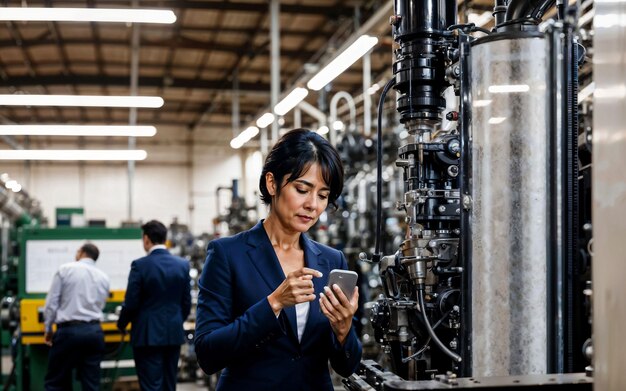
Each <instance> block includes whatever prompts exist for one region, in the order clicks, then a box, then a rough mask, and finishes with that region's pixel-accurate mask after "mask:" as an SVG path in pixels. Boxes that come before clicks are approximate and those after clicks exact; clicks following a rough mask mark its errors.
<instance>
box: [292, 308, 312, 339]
mask: <svg viewBox="0 0 626 391" xmlns="http://www.w3.org/2000/svg"><path fill="white" fill-rule="evenodd" d="M309 308H311V303H309V302H308V301H307V302H306V303H300V304H296V325H297V326H298V342H302V334H304V327H305V326H306V320H307V318H308V317H309Z"/></svg>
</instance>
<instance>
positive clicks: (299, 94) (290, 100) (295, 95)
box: [274, 87, 309, 115]
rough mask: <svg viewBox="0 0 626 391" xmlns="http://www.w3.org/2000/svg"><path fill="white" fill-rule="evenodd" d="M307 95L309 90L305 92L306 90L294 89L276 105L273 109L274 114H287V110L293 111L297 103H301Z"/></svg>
mask: <svg viewBox="0 0 626 391" xmlns="http://www.w3.org/2000/svg"><path fill="white" fill-rule="evenodd" d="M308 94H309V90H307V89H306V88H302V87H296V88H294V89H293V91H291V92H290V93H289V95H287V96H286V97H284V98H283V100H281V101H280V102H278V104H276V106H275V107H274V113H276V114H278V115H285V114H287V113H288V112H289V110H291V109H293V108H294V107H296V105H297V104H298V103H300V102H302V100H303V99H304V98H306V96H307V95H308Z"/></svg>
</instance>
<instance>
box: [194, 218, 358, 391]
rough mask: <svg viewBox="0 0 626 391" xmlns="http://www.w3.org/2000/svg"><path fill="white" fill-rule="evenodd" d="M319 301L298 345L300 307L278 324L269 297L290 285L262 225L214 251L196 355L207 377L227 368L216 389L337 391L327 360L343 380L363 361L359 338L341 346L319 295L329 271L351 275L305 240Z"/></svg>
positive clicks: (204, 285) (339, 260)
mask: <svg viewBox="0 0 626 391" xmlns="http://www.w3.org/2000/svg"><path fill="white" fill-rule="evenodd" d="M300 244H301V245H302V248H303V249H304V259H305V263H306V266H307V267H310V268H312V269H316V270H319V271H321V272H322V273H323V274H324V276H323V277H321V278H313V283H314V286H315V294H316V296H317V299H316V300H313V301H312V302H310V305H311V306H310V309H309V316H308V320H307V323H306V328H305V330H304V334H303V336H302V342H301V343H300V342H298V337H297V328H296V327H297V326H296V311H295V307H289V308H286V309H284V310H283V311H282V312H281V314H280V316H279V317H278V319H277V318H276V316H275V315H274V312H273V311H272V309H271V307H270V305H269V302H268V301H267V296H268V295H269V294H270V293H272V292H273V291H274V290H275V289H276V288H277V287H278V285H280V284H281V283H282V281H283V280H284V279H285V275H284V273H283V271H282V269H281V266H280V263H279V261H278V258H277V257H276V253H275V252H274V249H273V248H272V244H271V242H270V240H269V238H268V236H267V234H266V232H265V229H264V228H263V224H262V223H261V222H260V223H258V224H257V225H256V226H255V227H254V228H252V229H251V230H249V231H246V232H242V233H240V234H238V235H236V236H233V237H230V238H222V239H218V240H214V241H212V242H211V243H210V244H209V247H208V254H207V260H206V263H205V265H204V269H203V271H202V276H201V277H200V281H199V289H200V292H199V297H198V313H197V320H196V335H195V338H196V339H195V344H196V354H197V356H198V362H199V363H200V366H201V367H202V369H203V370H204V371H205V372H206V373H213V372H216V371H218V370H220V369H222V368H226V369H225V370H224V371H223V372H222V375H221V377H220V381H219V384H218V390H248V391H249V390H273V391H277V390H281V391H283V390H316V391H317V390H332V389H333V386H332V383H331V379H330V374H329V371H328V360H330V363H331V365H332V367H333V369H334V370H335V371H336V372H338V373H339V374H340V375H342V376H349V375H350V374H352V373H353V372H354V371H355V370H356V368H357V366H358V364H359V361H360V359H361V344H360V342H359V340H358V338H357V335H356V333H355V331H354V326H353V327H352V331H351V332H350V334H349V335H348V337H347V339H346V341H345V343H344V346H343V347H342V346H341V345H340V344H339V343H338V341H337V339H336V337H335V335H334V333H333V332H332V330H331V328H330V323H329V321H328V319H327V318H326V317H325V316H324V314H322V313H321V311H320V308H319V302H318V299H319V294H320V292H322V291H323V288H324V286H325V285H326V284H327V282H328V275H329V273H330V271H331V270H332V269H346V268H347V265H346V261H345V258H344V257H343V254H342V253H341V252H339V251H337V250H334V249H332V248H330V247H326V246H323V245H321V244H319V243H316V242H314V241H312V240H310V239H308V238H307V237H306V236H305V235H304V234H303V235H301V240H300Z"/></svg>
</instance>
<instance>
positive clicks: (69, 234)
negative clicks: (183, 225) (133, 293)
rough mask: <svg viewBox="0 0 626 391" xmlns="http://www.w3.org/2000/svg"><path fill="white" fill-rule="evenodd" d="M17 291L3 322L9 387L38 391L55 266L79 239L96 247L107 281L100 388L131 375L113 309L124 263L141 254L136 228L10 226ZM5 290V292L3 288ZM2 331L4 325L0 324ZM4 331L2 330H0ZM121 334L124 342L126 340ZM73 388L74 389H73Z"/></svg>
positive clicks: (120, 294) (122, 285)
mask: <svg viewBox="0 0 626 391" xmlns="http://www.w3.org/2000/svg"><path fill="white" fill-rule="evenodd" d="M16 240H17V252H18V253H19V256H18V257H17V289H16V291H15V292H16V295H15V296H12V297H11V298H10V299H9V298H8V297H5V298H4V299H3V302H5V301H9V302H10V305H7V307H10V309H7V310H6V311H5V313H6V314H7V316H8V317H9V319H8V321H6V322H4V323H6V324H9V325H11V326H12V327H11V328H10V329H9V330H8V332H10V333H11V334H10V339H11V351H12V358H13V366H14V367H13V370H12V376H11V378H10V379H7V380H8V382H5V384H9V383H11V387H12V388H9V389H14V390H18V391H21V390H24V391H26V390H33V391H37V390H43V386H44V377H45V374H46V369H47V358H48V350H49V348H48V346H46V345H45V344H44V338H43V333H44V323H43V321H44V320H43V307H44V304H45V297H46V292H47V291H48V289H49V287H50V285H51V283H52V278H53V276H54V274H55V273H56V270H57V269H58V267H59V266H60V265H61V264H63V263H67V262H72V261H74V256H75V253H76V250H77V249H78V248H79V247H80V246H81V245H82V244H84V243H85V242H87V241H88V242H91V243H93V244H95V245H96V246H97V247H98V248H99V250H100V257H99V258H98V261H97V263H96V265H97V266H98V267H99V268H101V269H102V270H103V271H104V272H105V273H107V275H108V276H109V278H110V280H111V293H110V297H109V299H108V300H107V305H106V307H105V310H104V312H105V317H104V320H103V323H102V329H103V330H104V332H105V342H106V346H107V353H106V354H105V358H104V360H103V362H102V368H103V371H102V379H101V385H102V389H105V390H106V389H111V388H112V385H113V382H114V381H115V379H116V378H117V377H118V376H128V375H134V374H135V370H134V363H133V360H132V350H131V348H130V346H129V345H128V344H127V343H123V342H124V341H122V334H121V333H119V331H118V330H117V328H116V325H115V322H116V320H117V315H116V314H115V312H116V307H118V306H119V305H120V304H121V303H122V302H123V300H124V294H125V289H126V283H127V280H128V273H129V271H130V263H131V262H132V261H133V260H134V259H137V258H139V257H141V256H144V255H145V252H144V250H143V246H142V241H141V230H140V229H138V228H120V229H109V228H70V227H59V228H39V227H32V226H22V227H19V228H17V230H16ZM5 292H7V291H5ZM3 330H4V327H3ZM3 332H4V331H3ZM128 338H129V337H128V336H126V340H125V342H128ZM75 388H76V389H79V387H75Z"/></svg>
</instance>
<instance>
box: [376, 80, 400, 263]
mask: <svg viewBox="0 0 626 391" xmlns="http://www.w3.org/2000/svg"><path fill="white" fill-rule="evenodd" d="M395 84H396V79H395V78H393V79H391V80H389V81H388V82H387V84H385V88H383V92H382V94H381V95H380V100H379V101H378V130H377V133H376V134H377V137H378V144H377V145H376V169H377V173H376V246H375V248H374V255H373V256H372V260H373V261H374V262H380V258H381V257H382V254H381V253H380V242H381V238H382V222H383V206H382V202H383V107H384V106H385V97H386V96H387V93H388V92H389V90H390V89H391V87H393V86H394V85H395Z"/></svg>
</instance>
